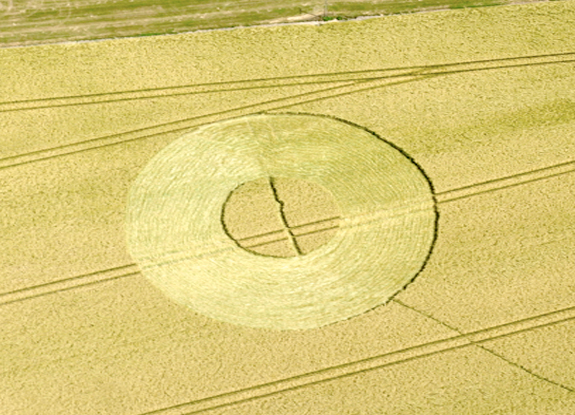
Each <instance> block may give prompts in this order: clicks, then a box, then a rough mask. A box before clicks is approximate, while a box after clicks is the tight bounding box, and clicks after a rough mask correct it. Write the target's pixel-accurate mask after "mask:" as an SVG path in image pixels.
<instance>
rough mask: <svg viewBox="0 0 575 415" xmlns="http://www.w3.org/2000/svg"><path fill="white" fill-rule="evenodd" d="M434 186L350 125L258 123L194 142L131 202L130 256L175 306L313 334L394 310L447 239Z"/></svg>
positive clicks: (199, 135) (320, 120)
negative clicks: (389, 306)
mask: <svg viewBox="0 0 575 415" xmlns="http://www.w3.org/2000/svg"><path fill="white" fill-rule="evenodd" d="M436 218H437V214H436V210H435V202H434V198H433V193H432V190H431V186H430V183H429V181H428V180H427V178H426V177H425V175H424V174H423V172H422V171H421V170H420V168H419V167H418V166H417V165H416V164H415V163H414V162H413V161H412V160H411V159H410V158H409V157H407V156H406V155H405V154H404V153H402V152H401V151H400V150H398V149H397V148H396V147H394V146H393V145H391V144H390V143H387V142H385V141H384V140H382V139H380V138H379V137H377V136H376V135H375V134H373V133H371V132H369V131H367V130H365V129H363V128H360V127H358V126H355V125H352V124H350V123H347V122H344V121H341V120H337V119H333V118H330V117H324V116H315V115H304V114H273V115H272V114H257V115H250V116H245V117H240V118H235V119H230V120H226V121H221V122H217V123H213V124H209V125H204V126H202V127H199V128H197V129H196V130H194V131H192V132H190V133H187V134H185V135H184V136H182V137H181V138H179V139H178V140H176V141H174V142H173V143H171V144H170V145H168V146H167V147H166V148H164V149H163V150H162V151H160V152H159V153H158V154H157V155H156V156H155V157H154V158H153V159H152V160H151V161H150V162H149V163H148V165H147V166H145V167H144V169H143V170H142V171H141V172H140V175H139V176H138V177H137V179H136V180H135V182H134V183H133V185H132V188H131V190H130V196H129V201H128V210H127V218H126V219H127V220H126V226H127V236H128V248H129V250H130V253H131V254H132V256H133V257H134V259H135V260H136V261H137V262H138V264H139V265H140V267H141V269H142V272H143V274H144V276H145V277H147V278H148V279H149V280H150V281H151V282H152V283H153V284H154V285H155V286H157V287H158V288H159V289H160V290H162V291H163V292H164V293H165V294H166V295H167V296H168V297H170V298H171V299H173V300H175V301H177V302H178V303H180V304H184V305H186V306H188V307H190V308H192V309H193V310H195V311H196V312H198V313H201V314H204V315H206V316H209V317H211V318H214V319H217V320H220V321H225V322H229V323H234V324H242V325H247V326H251V327H260V328H269V329H278V330H282V329H310V328H315V327H321V326H324V325H327V324H331V323H335V322H338V321H341V320H346V319H349V318H351V317H353V316H357V315H359V314H362V313H364V312H366V311H368V310H370V309H372V308H374V307H377V306H379V305H381V304H384V303H385V302H387V301H388V300H389V299H390V298H391V297H393V295H395V294H396V293H397V292H398V291H400V290H401V289H403V288H404V287H405V286H406V285H407V284H408V283H409V282H410V281H412V280H413V278H414V277H415V276H416V275H417V273H418V272H419V271H420V270H421V268H422V267H423V265H424V263H425V261H426V259H427V258H428V256H429V253H430V250H431V247H432V245H433V242H434V238H435V231H436Z"/></svg>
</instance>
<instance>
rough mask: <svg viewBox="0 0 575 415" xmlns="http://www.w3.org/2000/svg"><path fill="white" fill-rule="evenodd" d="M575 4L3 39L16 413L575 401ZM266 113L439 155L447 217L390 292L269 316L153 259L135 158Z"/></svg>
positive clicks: (525, 406) (436, 178)
mask: <svg viewBox="0 0 575 415" xmlns="http://www.w3.org/2000/svg"><path fill="white" fill-rule="evenodd" d="M574 19H575V2H573V1H564V2H546V3H537V4H523V5H509V6H500V7H496V8H482V9H465V10H450V11H444V12H438V13H426V14H412V15H404V16H390V17H382V18H377V19H369V20H363V21H348V22H330V23H326V24H322V25H319V26H312V25H296V26H277V27H260V28H257V27H255V28H242V29H235V30H226V31H211V32H200V33H190V34H181V35H170V36H154V37H141V38H130V39H118V40H106V41H101V42H87V43H69V44H58V45H43V46H33V47H25V48H9V49H0V101H1V102H0V211H1V212H2V214H1V215H0V235H2V236H1V241H2V242H1V248H2V249H0V275H1V278H0V327H1V328H2V329H1V330H0V350H1V351H0V372H1V375H0V413H2V414H4V413H5V414H9V415H12V414H14V415H16V414H18V415H20V414H22V415H32V414H42V415H46V414H85V415H89V414H114V415H115V414H122V415H124V414H126V415H132V414H133V415H145V414H150V415H151V414H161V415H183V414H204V413H205V414H209V415H212V414H234V415H235V414H238V415H239V414H250V415H252V414H262V415H263V414H266V415H267V414H297V413H306V414H318V415H319V414H334V415H335V414H382V413H385V414H485V415H487V414H525V415H532V414H553V415H568V414H572V413H575V355H574V353H573V340H572V339H573V338H574V336H575V325H574V323H573V322H574V319H575V283H574V282H573V271H574V266H573V259H574V252H573V249H574V248H573V247H574V246H575V211H574V208H573V206H575V193H574V192H573V188H574V186H575V175H574V174H573V173H574V172H575V70H574V69H575V65H574V64H575V40H574V39H575V26H574V25H573V24H572V22H573V21H574ZM260 113H266V114H285V113H290V114H308V115H318V116H323V117H333V118H337V119H339V120H344V121H346V122H349V123H353V124H354V125H357V126H361V127H363V128H365V129H367V130H369V131H371V132H374V133H375V134H377V136H379V137H381V138H383V139H384V140H386V141H387V142H389V143H391V144H393V145H394V146H396V147H397V148H399V149H401V150H402V151H403V152H405V154H407V155H409V157H411V158H412V160H413V161H414V162H415V163H417V165H418V166H420V167H421V169H422V170H423V171H424V172H425V175H426V177H427V178H429V181H430V185H431V188H432V191H433V197H434V200H435V204H436V209H437V215H438V218H437V234H436V237H435V240H434V244H433V249H432V250H431V251H430V252H431V254H430V256H429V258H428V259H427V260H426V263H425V266H424V268H423V269H422V271H421V272H420V273H419V274H418V275H417V277H416V278H415V279H414V280H413V282H411V283H410V284H409V285H407V287H406V288H405V290H402V291H400V292H399V293H398V294H397V295H395V296H394V297H393V298H392V299H391V301H389V302H387V303H386V304H384V305H381V306H379V307H375V308H373V309H371V310H369V311H367V312H365V313H362V314H360V315H357V316H355V317H353V318H349V319H344V320H341V321H339V322H336V323H334V324H330V325H327V326H325V327H320V328H312V329H306V330H290V331H286V330H271V329H265V328H254V327H247V326H244V325H241V324H231V323H227V322H224V321H219V320H217V319H212V318H210V317H207V316H205V315H203V314H200V313H196V312H194V311H193V310H190V309H189V308H187V307H185V306H182V305H179V304H178V303H177V302H175V301H172V299H170V298H168V297H167V296H165V295H164V294H163V293H162V292H161V290H158V289H157V288H156V287H155V286H154V285H153V284H151V283H150V282H149V280H148V279H147V278H145V276H144V275H143V273H142V269H141V267H140V264H138V263H137V261H136V260H135V259H134V258H133V257H132V256H131V255H130V252H129V249H128V243H127V240H126V211H127V208H128V195H129V192H130V189H131V188H132V185H133V184H134V182H135V181H136V179H137V177H138V175H139V174H140V173H141V172H142V171H143V169H144V168H145V167H146V166H147V165H148V163H149V162H150V161H151V160H153V159H154V157H155V156H156V155H157V154H159V153H160V151H161V150H162V149H165V148H166V147H167V146H168V145H170V144H171V143H174V142H175V141H176V140H178V139H179V138H180V137H182V136H183V135H185V134H187V133H189V132H193V131H195V129H197V128H201V127H203V126H206V125H210V124H213V123H217V122H223V121H225V120H230V119H233V118H236V117H243V116H249V115H254V114H260ZM369 242H370V241H369V240H365V244H366V245H367V244H369ZM358 249H359V250H361V246H359V247H358Z"/></svg>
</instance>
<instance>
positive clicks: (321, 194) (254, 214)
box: [222, 177, 340, 258]
mask: <svg viewBox="0 0 575 415" xmlns="http://www.w3.org/2000/svg"><path fill="white" fill-rule="evenodd" d="M339 219H340V211H339V207H338V205H337V203H336V201H335V198H334V197H333V195H332V194H331V192H329V191H328V190H327V189H326V188H325V187H323V186H320V185H319V184H316V183H313V182H311V181H307V180H302V179H294V178H286V177H262V178H260V179H257V180H253V181H249V182H246V183H243V184H241V185H240V186H238V187H237V188H236V189H234V190H233V191H232V192H231V193H230V195H229V196H228V198H227V200H226V202H225V203H224V206H223V209H222V224H223V227H224V230H225V232H226V233H227V235H228V236H229V237H230V238H231V239H232V240H234V242H235V243H236V244H237V245H238V246H240V247H241V248H243V249H245V250H246V251H248V252H251V253H253V254H257V255H264V256H273V257H280V258H288V257H295V256H300V255H306V254H308V253H309V252H311V251H313V250H315V249H317V248H319V247H320V246H322V245H324V244H325V243H327V242H328V241H330V240H331V239H332V238H333V237H334V236H335V234H336V232H337V229H338V228H339Z"/></svg>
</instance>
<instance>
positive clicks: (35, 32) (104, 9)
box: [0, 0, 539, 47]
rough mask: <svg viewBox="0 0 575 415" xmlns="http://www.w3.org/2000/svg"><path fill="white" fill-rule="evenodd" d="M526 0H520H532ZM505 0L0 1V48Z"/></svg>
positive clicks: (508, 0) (344, 17)
mask: <svg viewBox="0 0 575 415" xmlns="http://www.w3.org/2000/svg"><path fill="white" fill-rule="evenodd" d="M537 1H539V0H527V1H524V3H532V2H537ZM511 3H517V2H514V1H511V0H477V1H473V0H393V1H363V0H362V1H328V2H325V1H324V0H313V1H309V2H298V1H293V0H282V1H281V2H277V1H271V0H268V1H251V0H249V1H248V0H236V1H222V0H214V1H205V0H193V1H182V0H172V1H166V2H155V1H154V2H153V1H151V0H104V1H102V0H88V1H82V2H69V1H62V0H53V1H45V0H21V1H16V0H0V47H13V46H29V45H36V44H45V43H57V42H66V41H79V40H97V39H108V38H118V37H130V36H153V35H164V34H173V33H183V32H190V31H195V30H206V29H220V28H231V27H238V26H254V25H261V24H274V23H289V22H304V21H328V20H348V19H354V18H357V17H360V16H370V15H371V16H373V15H391V14H401V13H413V12H421V11H432V10H442V9H457V8H465V7H484V6H496V5H501V4H511Z"/></svg>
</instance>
